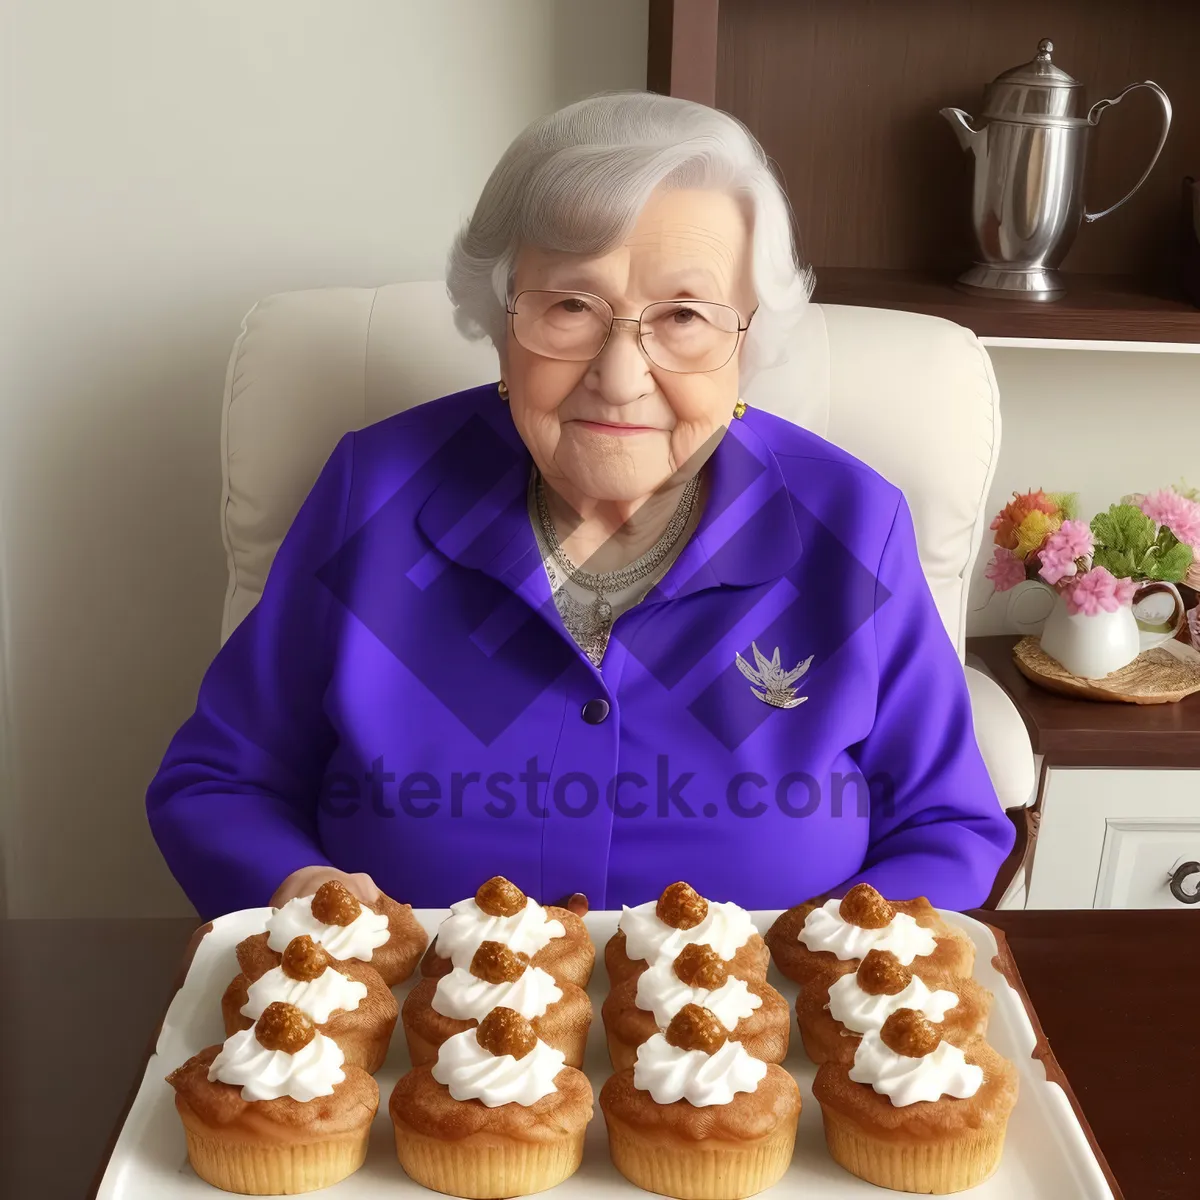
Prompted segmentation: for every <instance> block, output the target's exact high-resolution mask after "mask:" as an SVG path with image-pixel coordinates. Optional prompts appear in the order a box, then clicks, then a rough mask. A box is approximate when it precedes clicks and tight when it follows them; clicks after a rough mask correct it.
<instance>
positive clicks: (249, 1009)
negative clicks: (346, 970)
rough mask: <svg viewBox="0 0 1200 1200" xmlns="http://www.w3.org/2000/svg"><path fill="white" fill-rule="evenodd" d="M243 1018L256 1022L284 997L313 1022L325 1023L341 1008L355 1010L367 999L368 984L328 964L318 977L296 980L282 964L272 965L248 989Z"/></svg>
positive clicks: (242, 1010) (285, 1000)
mask: <svg viewBox="0 0 1200 1200" xmlns="http://www.w3.org/2000/svg"><path fill="white" fill-rule="evenodd" d="M247 992H248V996H247V999H246V1003H245V1004H243V1005H242V1007H241V1013H242V1016H244V1017H250V1018H252V1019H253V1020H255V1021H257V1020H258V1018H259V1017H261V1016H262V1015H263V1010H264V1009H265V1008H266V1007H267V1005H268V1004H271V1003H273V1002H274V1001H276V1000H282V1001H284V1002H285V1003H287V1004H294V1005H295V1006H296V1007H297V1008H298V1009H300V1011H301V1012H303V1013H306V1014H307V1015H308V1016H309V1017H310V1018H311V1019H312V1022H313V1024H314V1025H324V1024H325V1022H326V1021H328V1020H329V1018H330V1017H331V1016H332V1015H333V1014H334V1013H335V1012H336V1011H337V1010H338V1009H342V1010H344V1011H345V1012H353V1011H354V1010H355V1009H356V1008H357V1007H358V1006H359V1004H361V1003H362V1001H363V1000H365V999H366V998H367V985H366V984H365V983H359V982H358V980H357V979H348V978H347V977H346V976H345V975H343V974H342V973H341V971H335V970H334V969H333V967H326V968H325V970H324V971H322V972H321V974H320V975H318V976H317V977H316V979H293V978H292V977H291V976H290V975H288V974H286V973H285V972H284V969H283V968H282V967H272V968H271V970H269V971H268V972H267V973H266V974H265V975H263V976H260V977H259V978H258V979H256V980H255V981H254V982H253V983H252V984H251V985H250V986H249V988H247Z"/></svg>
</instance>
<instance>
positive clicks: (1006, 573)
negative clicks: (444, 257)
mask: <svg viewBox="0 0 1200 1200" xmlns="http://www.w3.org/2000/svg"><path fill="white" fill-rule="evenodd" d="M983 574H984V578H985V579H990V580H991V581H992V583H993V584H994V585H995V588H996V591H998V592H1007V591H1008V589H1009V588H1014V587H1016V586H1017V584H1018V583H1024V581H1025V564H1024V563H1023V562H1022V561H1021V560H1020V559H1019V558H1018V557H1017V556H1016V555H1015V554H1014V553H1013V552H1012V551H1011V550H1006V549H1005V548H1004V547H1003V546H997V547H996V550H995V553H994V554H993V555H992V561H991V562H990V563H988V565H987V570H986V571H984V573H983Z"/></svg>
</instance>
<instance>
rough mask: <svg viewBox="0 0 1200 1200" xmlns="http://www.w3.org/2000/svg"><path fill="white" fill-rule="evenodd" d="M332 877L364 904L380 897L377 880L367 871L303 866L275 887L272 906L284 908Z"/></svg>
mask: <svg viewBox="0 0 1200 1200" xmlns="http://www.w3.org/2000/svg"><path fill="white" fill-rule="evenodd" d="M331 879H336V880H337V881H338V883H340V884H343V885H344V886H345V887H346V889H347V890H348V891H349V892H351V893H352V894H353V895H355V896H357V897H358V899H359V900H361V901H362V902H363V903H364V904H374V903H375V901H376V900H378V899H379V889H378V888H377V887H376V886H375V880H373V879H372V878H371V877H370V875H368V874H367V873H366V872H365V871H359V872H357V873H356V874H353V875H350V874H347V873H346V872H345V871H337V870H334V868H333V867H301V868H300V870H298V871H293V872H292V873H291V874H290V875H289V876H288V877H287V878H286V879H285V880H284V881H283V882H282V883H281V884H280V885H279V887H277V888H276V889H275V895H273V896H272V897H271V907H272V908H282V907H283V906H284V905H285V904H286V903H287V902H288V901H289V900H294V899H295V898H296V897H297V896H311V895H312V894H313V893H314V892H315V891H316V890H317V888H319V887H320V886H321V884H323V883H328V882H329V881H330V880H331Z"/></svg>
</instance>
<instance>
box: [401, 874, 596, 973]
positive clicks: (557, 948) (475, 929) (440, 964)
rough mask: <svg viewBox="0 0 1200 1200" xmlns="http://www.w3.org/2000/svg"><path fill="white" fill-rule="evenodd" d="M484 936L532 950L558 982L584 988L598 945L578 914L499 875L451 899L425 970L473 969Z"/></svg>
mask: <svg viewBox="0 0 1200 1200" xmlns="http://www.w3.org/2000/svg"><path fill="white" fill-rule="evenodd" d="M484 942H499V943H501V945H504V946H507V947H508V948H509V949H510V950H511V951H512V952H513V953H514V954H525V955H528V957H529V961H530V962H531V963H532V964H533V966H535V967H540V968H541V969H542V970H543V971H545V972H546V974H547V975H551V976H553V977H554V980H555V982H557V983H560V984H561V983H573V984H575V986H576V987H581V988H585V987H587V985H588V980H589V979H591V977H592V966H593V964H594V963H595V961H596V947H595V946H593V945H592V939H591V938H590V937H588V932H587V930H586V929H585V928H584V926H583V921H582V920H580V918H579V917H577V916H576V915H575V914H574V913H573V912H569V911H568V910H567V909H565V908H557V907H552V906H551V907H546V908H543V907H542V906H541V905H540V904H537V903H536V902H535V901H533V900H532V899H530V898H529V897H528V896H526V895H525V893H524V892H523V891H521V889H520V888H519V887H517V885H516V884H515V883H510V882H509V881H508V880H507V879H505V878H504V877H503V876H502V875H496V876H495V877H493V878H492V879H489V880H488V881H487V882H486V883H485V884H483V885H482V886H481V887H480V889H479V890H478V891H477V892H476V893H475V895H474V896H473V897H471V898H470V899H468V900H459V901H458V902H457V903H456V904H452V905H450V915H449V916H448V917H447V918H446V919H445V920H444V921H443V922H442V923H441V925H439V926H438V931H437V936H436V937H435V938H434V939H433V943H432V944H431V945H430V947H429V950H428V951H427V952H426V954H425V957H424V958H423V959H422V960H421V974H422V975H424V976H425V977H426V978H427V979H437V978H438V977H439V976H442V975H449V974H450V972H451V971H452V970H453V969H454V968H455V967H461V968H462V969H463V970H464V971H465V970H469V969H470V966H471V959H472V958H474V957H475V951H476V950H478V949H479V947H480V946H481V945H482V944H483V943H484Z"/></svg>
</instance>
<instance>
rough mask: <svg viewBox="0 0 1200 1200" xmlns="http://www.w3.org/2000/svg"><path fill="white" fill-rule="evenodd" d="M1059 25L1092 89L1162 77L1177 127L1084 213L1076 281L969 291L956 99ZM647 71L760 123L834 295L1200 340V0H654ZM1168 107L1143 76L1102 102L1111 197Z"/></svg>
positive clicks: (664, 84)
mask: <svg viewBox="0 0 1200 1200" xmlns="http://www.w3.org/2000/svg"><path fill="white" fill-rule="evenodd" d="M1046 37H1048V38H1051V39H1052V40H1053V42H1054V46H1055V49H1054V61H1055V62H1056V63H1057V64H1058V65H1060V66H1061V67H1062V68H1063V69H1064V70H1066V71H1068V72H1069V73H1070V74H1071V75H1072V76H1074V77H1075V78H1076V79H1077V80H1079V81H1080V82H1081V83H1082V84H1083V85H1084V91H1085V96H1084V102H1085V104H1087V105H1090V104H1092V103H1093V102H1094V101H1096V100H1098V99H1100V98H1102V97H1105V96H1114V95H1116V94H1117V93H1118V92H1119V91H1120V90H1121V89H1122V88H1123V87H1125V86H1126V85H1127V84H1129V83H1133V82H1135V81H1139V80H1143V79H1153V80H1154V81H1155V82H1157V83H1158V84H1160V85H1161V86H1162V87H1163V88H1164V89H1165V91H1166V92H1167V94H1168V95H1169V96H1170V98H1171V102H1172V105H1173V108H1174V120H1173V123H1172V128H1171V133H1170V136H1169V138H1168V140H1167V144H1166V147H1165V149H1164V151H1163V154H1162V157H1161V158H1160V159H1159V162H1158V165H1157V166H1156V167H1155V169H1154V172H1153V174H1152V175H1151V176H1150V178H1149V180H1147V182H1146V184H1145V185H1144V187H1143V188H1142V190H1141V191H1140V192H1138V194H1137V195H1136V196H1135V197H1134V198H1133V199H1132V200H1131V201H1130V202H1129V203H1128V204H1126V205H1125V206H1124V207H1122V208H1120V209H1118V210H1117V211H1116V212H1115V213H1113V214H1112V215H1111V216H1108V217H1105V218H1104V219H1103V220H1101V221H1098V222H1095V223H1094V224H1085V225H1084V227H1083V228H1081V229H1080V231H1079V235H1078V237H1077V238H1076V240H1075V243H1074V245H1073V247H1072V249H1071V252H1070V254H1069V255H1068V257H1067V259H1066V262H1065V264H1064V270H1065V271H1066V272H1068V273H1069V274H1070V275H1071V276H1072V279H1071V284H1070V288H1069V291H1068V294H1067V296H1066V297H1065V298H1064V299H1062V300H1060V301H1057V302H1055V303H1051V304H1035V303H1029V302H1022V301H1007V300H991V299H980V298H977V297H972V296H967V295H966V294H964V293H961V292H958V291H956V290H955V289H954V287H953V283H954V279H955V277H956V275H957V274H958V273H959V272H960V271H962V270H963V269H964V268H965V267H966V266H967V265H968V264H969V263H970V261H971V260H972V238H971V230H970V224H969V207H970V189H971V172H972V166H971V162H970V159H969V156H968V155H967V154H965V153H964V152H963V151H962V149H961V148H960V146H959V143H958V141H957V139H956V138H955V136H954V134H953V132H952V131H951V129H950V127H949V125H948V124H947V123H946V121H945V120H944V119H943V118H942V117H941V116H940V115H939V114H938V110H939V109H940V108H942V107H944V106H947V105H953V106H956V107H959V108H963V109H965V110H966V111H967V112H970V113H972V114H977V113H978V111H979V107H980V100H981V98H982V93H983V88H984V85H985V84H986V83H988V82H989V81H990V80H991V79H993V78H994V77H995V76H996V75H998V74H999V73H1000V72H1001V71H1004V70H1007V69H1008V68H1009V67H1013V66H1016V65H1017V64H1018V63H1021V62H1025V61H1028V60H1029V59H1031V58H1032V57H1033V56H1034V54H1035V53H1036V52H1037V46H1038V42H1039V41H1040V40H1041V39H1042V38H1046ZM647 78H648V85H649V86H650V88H651V89H652V90H656V91H661V92H664V93H668V94H671V95H678V96H684V97H686V98H688V99H694V100H699V101H702V102H704V103H707V104H715V105H716V106H717V107H718V108H721V109H724V110H725V111H727V112H730V113H732V114H733V115H734V116H736V117H738V118H739V119H740V120H742V121H744V122H745V123H746V125H747V126H748V127H749V128H750V129H751V130H752V131H753V132H754V134H755V136H756V137H757V138H758V139H759V141H760V142H762V144H763V146H764V148H765V149H766V151H767V153H768V154H769V155H770V156H771V158H772V159H773V161H774V162H775V164H776V166H777V168H778V171H779V175H780V178H781V180H782V182H783V184H784V186H785V188H786V190H787V193H788V196H789V198H790V200H791V203H792V207H793V209H794V211H795V214H796V222H797V229H798V234H799V243H800V247H801V251H802V253H803V255H804V257H805V259H806V260H807V261H809V262H811V263H812V264H813V265H814V266H815V267H816V269H817V281H818V282H817V288H818V293H817V298H818V299H820V300H824V301H827V302H831V303H851V304H868V305H875V306H878V307H885V308H886V307H893V308H907V309H912V310H914V311H919V312H930V313H934V314H935V315H939V316H946V317H949V318H950V319H952V320H955V321H958V322H959V323H961V324H964V325H967V326H969V327H970V328H972V329H974V330H975V331H976V332H977V333H980V334H983V335H990V336H995V337H1042V338H1072V339H1078V338H1084V339H1086V338H1102V339H1106V340H1122V341H1125V340H1128V341H1166V342H1200V309H1197V308H1196V307H1195V306H1193V305H1192V304H1190V303H1188V302H1187V301H1186V300H1185V299H1184V297H1183V294H1182V289H1181V282H1180V279H1181V271H1182V233H1181V229H1182V223H1183V218H1182V207H1183V205H1182V194H1181V192H1182V180H1183V178H1184V176H1186V175H1200V3H1196V2H1194V0H1141V2H1140V3H1137V4H1134V3H1131V2H1130V0H1007V2H1006V3H998V2H997V0H651V2H650V29H649V60H648V66H647ZM1085 111H1086V110H1085ZM1158 119H1159V116H1158V108H1157V105H1156V104H1155V103H1154V100H1153V98H1152V97H1151V96H1150V95H1149V94H1148V93H1146V92H1145V91H1144V90H1143V91H1138V92H1134V93H1132V94H1131V95H1130V96H1129V97H1128V99H1126V100H1125V101H1123V102H1122V103H1121V104H1120V105H1117V106H1114V107H1113V108H1111V109H1109V110H1108V111H1106V112H1105V113H1104V115H1103V117H1102V119H1101V120H1100V122H1099V124H1098V126H1097V128H1096V129H1095V130H1094V131H1093V132H1092V134H1091V145H1090V147H1089V169H1088V179H1087V188H1086V197H1087V202H1088V205H1089V207H1091V208H1092V209H1093V210H1094V209H1098V208H1103V207H1107V206H1108V205H1109V204H1112V203H1113V202H1114V201H1115V200H1117V199H1118V198H1119V197H1120V196H1122V195H1123V194H1124V193H1125V192H1126V191H1127V190H1128V189H1129V188H1130V187H1131V186H1132V185H1133V183H1134V182H1135V181H1136V179H1137V177H1138V176H1139V175H1140V174H1141V172H1142V169H1143V168H1144V165H1145V163H1146V162H1147V161H1148V160H1149V157H1150V154H1151V152H1152V150H1153V147H1154V145H1155V141H1156V138H1157V130H1158Z"/></svg>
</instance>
